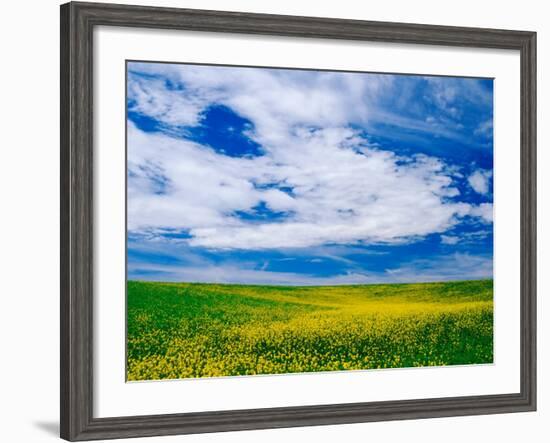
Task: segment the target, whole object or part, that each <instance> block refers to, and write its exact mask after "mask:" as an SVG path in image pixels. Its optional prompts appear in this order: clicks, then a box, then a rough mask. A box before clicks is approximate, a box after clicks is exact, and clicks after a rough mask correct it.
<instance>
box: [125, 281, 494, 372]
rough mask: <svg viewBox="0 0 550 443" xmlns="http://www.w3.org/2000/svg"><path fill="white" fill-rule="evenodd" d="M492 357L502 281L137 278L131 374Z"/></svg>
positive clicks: (131, 296)
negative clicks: (496, 286)
mask: <svg viewBox="0 0 550 443" xmlns="http://www.w3.org/2000/svg"><path fill="white" fill-rule="evenodd" d="M492 361H493V281H492V280H480V281H460V282H446V283H415V284H383V285H350V286H317V287H305V286H302V287H294V286H256V285H226V284H224V285H221V284H202V283H156V282H137V281H129V282H128V286H127V379H128V381H137V380H159V379H174V378H189V377H217V376H237V375H255V374H284V373H298V372H313V371H339V370H353V369H380V368H401V367H418V366H443V365H465V364H481V363H492Z"/></svg>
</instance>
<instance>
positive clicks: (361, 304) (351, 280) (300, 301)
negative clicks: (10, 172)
mask: <svg viewBox="0 0 550 443" xmlns="http://www.w3.org/2000/svg"><path fill="white" fill-rule="evenodd" d="M535 42H536V34H535V33H533V32H525V31H509V30H495V29H474V28H456V27H445V26H433V25H430V26H428V25H419V24H402V23H381V22H368V21H357V20H342V19H330V18H312V17H291V16H277V15H263V14H248V13H235V12H219V11H202V10H189V9H169V8H156V7H141V6H139V7H138V6H121V5H112V4H99V3H68V4H65V5H62V6H61V437H62V438H64V439H67V440H70V441H76V440H92V439H106V438H123V437H142V436H153V435H170V434H187V433H201V432H219V431H230V430H233V431H234V430H246V429H262V428H279V427H291V426H309V425H325V424H339V423H356V422H369V421H380V420H398V419H416V418H429V417H444V416H457V415H473V414H492V413H505V412H506V413H507V412H519V411H533V410H535V408H536V360H535V358H536V324H535V320H536V311H535V305H536V238H535V235H536V189H535V183H536V176H535V173H536V140H535V134H536V103H535V101H536V85H535V78H536V46H535V44H536V43H535Z"/></svg>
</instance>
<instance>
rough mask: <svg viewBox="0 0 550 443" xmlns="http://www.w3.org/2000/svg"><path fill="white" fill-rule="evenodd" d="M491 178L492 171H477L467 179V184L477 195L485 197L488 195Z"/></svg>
mask: <svg viewBox="0 0 550 443" xmlns="http://www.w3.org/2000/svg"><path fill="white" fill-rule="evenodd" d="M492 176H493V172H492V171H487V170H481V169H478V170H477V171H475V172H474V173H473V174H472V175H470V176H469V177H468V183H469V184H470V186H471V187H472V189H473V190H474V191H476V192H477V193H478V194H482V195H485V194H488V193H489V184H490V181H491V177H492Z"/></svg>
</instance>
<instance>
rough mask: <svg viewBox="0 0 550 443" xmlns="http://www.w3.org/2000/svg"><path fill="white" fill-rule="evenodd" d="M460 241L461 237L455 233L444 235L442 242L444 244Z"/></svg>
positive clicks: (454, 243)
mask: <svg viewBox="0 0 550 443" xmlns="http://www.w3.org/2000/svg"><path fill="white" fill-rule="evenodd" d="M459 241H460V237H456V236H454V235H442V236H441V243H443V244H444V245H456V244H457V243H458V242H459Z"/></svg>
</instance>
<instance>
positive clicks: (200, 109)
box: [127, 62, 493, 285]
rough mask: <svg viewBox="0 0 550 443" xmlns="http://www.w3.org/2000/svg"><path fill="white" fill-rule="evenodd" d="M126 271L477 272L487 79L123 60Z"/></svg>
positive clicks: (488, 267) (401, 277) (244, 279)
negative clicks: (126, 142)
mask: <svg viewBox="0 0 550 443" xmlns="http://www.w3.org/2000/svg"><path fill="white" fill-rule="evenodd" d="M127 76H128V78H127V84H128V91H127V111H128V122H127V125H128V129H127V130H128V146H127V150H128V278H129V279H139V280H158V281H204V282H236V283H264V284H297V285H300V284H304V285H305V284H307V285H310V284H314V285H316V284H319V285H321V284H351V283H374V282H410V281H440V280H456V279H475V278H487V277H491V276H492V258H493V247H492V243H493V235H492V231H493V217H492V216H493V205H492V202H493V185H492V184H493V180H492V178H493V177H492V176H493V125H492V121H493V82H492V80H488V79H471V78H452V77H428V76H412V75H389V74H369V73H346V72H323V71H311V70H290V69H266V68H249V67H225V66H201V65H186V64H161V63H136V62H129V63H128V66H127Z"/></svg>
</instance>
